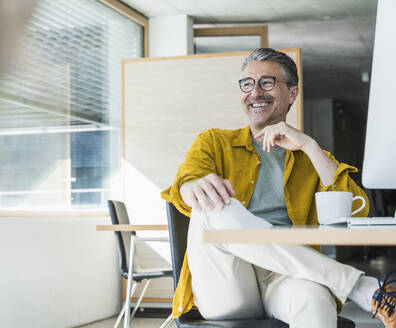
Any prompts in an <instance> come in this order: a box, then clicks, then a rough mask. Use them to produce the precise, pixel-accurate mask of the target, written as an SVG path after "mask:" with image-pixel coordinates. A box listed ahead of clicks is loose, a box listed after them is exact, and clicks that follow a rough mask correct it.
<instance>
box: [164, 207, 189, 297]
mask: <svg viewBox="0 0 396 328" xmlns="http://www.w3.org/2000/svg"><path fill="white" fill-rule="evenodd" d="M166 212H167V215H168V229H169V242H170V249H171V258H172V268H173V287H174V289H176V287H177V283H178V282H179V277H180V271H181V268H182V265H183V260H184V254H185V252H186V249H187V234H188V225H189V224H190V218H189V217H188V216H185V215H184V214H182V213H180V212H179V211H178V210H177V208H176V207H175V206H174V205H173V204H172V203H169V202H167V203H166Z"/></svg>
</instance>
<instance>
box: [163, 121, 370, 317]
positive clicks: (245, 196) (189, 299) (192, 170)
mask: <svg viewBox="0 0 396 328" xmlns="http://www.w3.org/2000/svg"><path fill="white" fill-rule="evenodd" d="M325 153H326V154H327V155H328V156H329V157H330V158H331V159H332V160H333V161H334V162H335V163H337V165H338V169H337V171H336V173H335V176H334V181H333V184H332V185H328V186H324V185H323V184H322V182H321V181H320V179H319V176H318V174H317V172H316V170H315V168H314V167H313V165H312V163H311V161H310V159H309V157H308V156H307V155H306V154H305V153H304V152H303V151H289V150H287V151H286V156H285V170H284V173H283V181H284V197H285V202H286V207H287V212H288V215H289V217H290V220H291V221H292V222H293V224H294V225H317V224H318V221H317V216H316V206H315V201H314V198H315V197H314V195H315V192H318V191H331V190H338V191H350V192H352V193H353V195H354V196H357V195H360V196H363V197H364V198H365V199H366V204H367V205H366V207H365V208H364V209H363V210H361V211H360V212H359V213H357V214H358V216H367V215H368V211H369V205H368V204H369V202H368V199H367V196H366V195H365V193H364V192H363V191H362V190H361V189H360V188H359V187H358V186H357V185H356V184H355V182H354V181H353V180H352V179H351V178H350V177H349V172H357V169H356V168H355V167H353V166H349V165H347V164H343V163H341V164H340V163H338V162H337V161H336V159H335V158H334V157H333V156H331V155H330V153H328V152H325ZM259 164H260V162H259V156H258V154H257V152H256V151H255V149H254V147H253V144H252V137H251V132H250V127H249V126H247V127H245V128H243V129H237V130H220V129H210V130H206V131H204V132H202V133H201V134H199V136H198V137H197V139H196V140H195V141H194V143H193V144H192V146H191V148H190V149H189V150H188V152H187V155H186V159H185V161H184V163H182V164H181V165H180V166H179V169H178V172H177V174H176V178H175V181H174V183H173V185H172V186H171V187H170V188H168V189H166V190H165V191H163V192H162V193H161V197H162V198H163V199H165V200H167V201H169V202H171V203H173V204H174V205H175V206H176V208H177V209H178V210H179V211H180V212H182V213H183V214H185V215H187V216H190V213H191V208H190V207H189V206H187V205H186V204H185V203H184V202H183V200H182V199H181V196H180V193H179V189H180V186H181V185H182V184H183V183H185V182H187V181H190V180H196V179H199V178H202V177H204V176H206V175H208V174H210V173H215V174H217V175H218V176H220V177H222V178H223V179H228V180H230V181H231V183H232V185H233V187H234V190H235V196H234V197H235V198H236V199H238V200H239V201H240V202H241V203H242V204H243V205H244V206H245V207H247V206H248V204H249V201H250V198H251V196H252V194H253V191H254V188H255V185H256V181H257V175H258V171H259ZM252 181H253V183H252ZM358 205H359V204H356V208H357V207H358ZM356 208H355V207H354V210H355V209H356ZM315 248H317V247H315ZM193 306H194V299H193V293H192V289H191V273H190V270H189V267H188V262H187V256H185V257H184V262H183V267H182V270H181V273H180V279H179V283H178V285H177V289H176V291H175V295H174V298H173V309H172V316H173V317H175V318H177V317H179V316H181V315H182V314H183V313H186V312H188V311H189V310H190V309H191V308H192V307H193Z"/></svg>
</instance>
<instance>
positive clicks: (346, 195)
mask: <svg viewBox="0 0 396 328" xmlns="http://www.w3.org/2000/svg"><path fill="white" fill-rule="evenodd" d="M357 199H360V200H361V201H362V202H363V204H362V206H360V207H359V208H358V209H357V210H356V211H353V212H352V203H353V201H355V200H357ZM315 200H316V211H317V214H318V221H319V223H320V224H330V223H334V222H335V221H337V219H339V218H349V217H351V216H352V215H353V214H356V213H357V212H359V211H360V210H362V209H363V208H364V207H365V206H366V200H365V199H364V198H363V197H362V196H356V197H353V194H352V193H351V192H347V191H323V192H317V193H315Z"/></svg>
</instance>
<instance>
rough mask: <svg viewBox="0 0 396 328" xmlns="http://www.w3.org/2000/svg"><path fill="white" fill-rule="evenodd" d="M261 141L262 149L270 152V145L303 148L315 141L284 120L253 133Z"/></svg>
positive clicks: (290, 148)
mask: <svg viewBox="0 0 396 328" xmlns="http://www.w3.org/2000/svg"><path fill="white" fill-rule="evenodd" d="M254 138H255V139H257V140H259V141H261V140H262V143H263V150H264V151H267V152H270V151H271V149H272V147H275V146H279V147H282V148H285V149H288V150H303V151H306V148H307V147H309V146H310V145H311V144H312V143H314V142H315V141H314V140H313V139H312V138H311V137H310V136H308V135H306V134H304V133H302V132H301V131H299V130H297V129H295V128H293V127H292V126H290V125H288V124H287V123H286V122H279V123H277V124H273V125H268V126H266V127H265V128H264V129H262V130H261V131H260V132H258V133H256V134H255V135H254Z"/></svg>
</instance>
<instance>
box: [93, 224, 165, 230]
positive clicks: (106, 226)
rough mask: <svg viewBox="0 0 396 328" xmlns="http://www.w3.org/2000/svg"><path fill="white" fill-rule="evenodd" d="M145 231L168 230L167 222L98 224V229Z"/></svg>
mask: <svg viewBox="0 0 396 328" xmlns="http://www.w3.org/2000/svg"><path fill="white" fill-rule="evenodd" d="M139 230H141V231H143V230H168V225H167V224H138V225H131V224H102V225H97V226H96V231H139Z"/></svg>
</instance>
